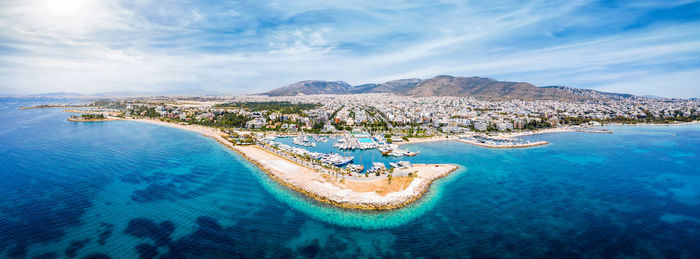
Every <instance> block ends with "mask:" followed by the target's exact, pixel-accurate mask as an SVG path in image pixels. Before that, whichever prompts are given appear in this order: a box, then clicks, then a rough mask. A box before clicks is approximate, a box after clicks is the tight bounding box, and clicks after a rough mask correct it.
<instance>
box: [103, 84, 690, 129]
mask: <svg viewBox="0 0 700 259" xmlns="http://www.w3.org/2000/svg"><path fill="white" fill-rule="evenodd" d="M110 107H112V108H120V109H121V111H123V112H124V113H123V116H126V117H130V116H135V117H160V118H163V119H168V120H173V121H187V122H190V123H194V124H203V125H209V126H219V127H234V128H247V129H251V130H272V131H280V132H297V131H302V130H303V131H306V132H313V133H333V132H337V131H352V130H353V129H358V130H362V131H379V132H391V133H397V134H398V133H405V134H416V135H417V134H419V133H420V134H424V133H428V134H429V135H433V134H440V133H443V134H459V133H465V132H511V131H520V130H534V129H541V128H551V127H561V126H571V125H593V126H600V125H601V124H610V123H628V124H636V123H672V122H688V121H693V120H697V118H698V116H699V115H700V101H698V100H695V99H655V98H643V97H632V98H616V99H615V98H606V99H603V100H598V101H587V102H578V103H573V102H563V101H555V100H538V101H520V100H511V101H500V102H490V101H481V100H477V99H474V98H469V97H466V98H465V97H406V96H396V95H387V94H361V95H313V96H290V97H266V96H235V97H221V98H181V99H180V98H169V97H162V98H154V97H150V98H129V99H118V100H114V101H110Z"/></svg>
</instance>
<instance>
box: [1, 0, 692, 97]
mask: <svg viewBox="0 0 700 259" xmlns="http://www.w3.org/2000/svg"><path fill="white" fill-rule="evenodd" d="M444 74H446V75H454V76H482V77H490V78H494V79H497V80H505V81H522V82H529V83H532V84H534V85H537V86H547V85H566V86H572V87H578V88H591V89H596V90H602V91H611V92H621V93H632V94H637V95H657V96H664V97H684V98H687V97H700V83H699V81H700V2H699V1H676V0H664V1H644V0H639V1H586V0H569V1H547V0H542V1H529V0H522V1H372V0H369V1H363V0H357V1H332V0H320V1H316V0H304V1H291V0H285V1H169V0H159V1H156V0H153V1H150V0H128V1H103V0H3V1H0V94H6V95H24V94H37V93H47V92H77V93H88V94H90V93H102V92H124V91H138V92H148V93H166V92H169V93H183V94H204V93H208V94H250V93H260V92H264V91H267V90H270V89H273V88H277V87H280V86H283V85H287V84H290V83H294V82H297V81H301V80H310V79H314V80H334V81H335V80H343V81H346V82H348V83H350V84H353V85H358V84H365V83H381V82H386V81H390V80H395V79H401V78H424V79H425V78H430V77H433V76H437V75H444Z"/></svg>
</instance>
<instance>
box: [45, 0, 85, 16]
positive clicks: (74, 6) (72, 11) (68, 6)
mask: <svg viewBox="0 0 700 259" xmlns="http://www.w3.org/2000/svg"><path fill="white" fill-rule="evenodd" d="M43 3H44V6H45V7H46V11H47V12H48V13H49V14H50V15H58V16H70V15H80V14H82V13H85V11H87V10H88V5H89V1H87V0H61V1H57V0H44V1H43Z"/></svg>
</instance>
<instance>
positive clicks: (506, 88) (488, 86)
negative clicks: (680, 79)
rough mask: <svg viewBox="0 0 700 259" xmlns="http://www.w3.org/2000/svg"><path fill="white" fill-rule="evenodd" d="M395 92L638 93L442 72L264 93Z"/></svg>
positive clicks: (500, 96) (563, 96) (498, 97)
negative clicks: (433, 74)
mask: <svg viewBox="0 0 700 259" xmlns="http://www.w3.org/2000/svg"><path fill="white" fill-rule="evenodd" d="M363 93H393V94H397V95H403V96H416V97H427V96H459V97H468V96H471V97H475V98H479V99H484V100H491V101H503V100H514V99H519V100H563V101H585V100H594V99H602V98H613V99H619V98H631V97H634V95H631V94H620V93H608V92H602V91H597V90H592V89H583V88H574V87H569V86H543V87H538V86H535V85H532V84H530V83H527V82H510V81H499V80H495V79H492V78H486V77H477V76H472V77H462V76H450V75H438V76H435V77H433V78H429V79H418V78H411V79H398V80H392V81H388V82H384V83H381V84H376V83H370V84H362V85H356V86H350V85H349V84H347V83H345V82H344V81H322V80H306V81H300V82H297V83H293V84H290V85H287V86H283V87H280V88H276V89H274V90H271V91H268V92H265V93H262V94H263V95H269V96H293V95H309V94H363Z"/></svg>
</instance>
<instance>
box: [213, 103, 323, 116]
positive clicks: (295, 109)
mask: <svg viewBox="0 0 700 259" xmlns="http://www.w3.org/2000/svg"><path fill="white" fill-rule="evenodd" d="M319 106H320V104H316V103H291V102H236V103H225V104H220V105H217V106H216V107H217V108H243V109H247V110H250V111H272V112H279V113H282V114H301V113H302V112H303V111H306V110H311V109H315V108H317V107H319Z"/></svg>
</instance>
